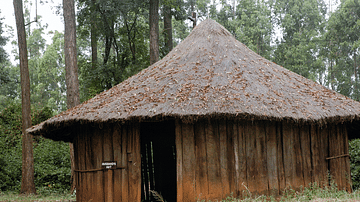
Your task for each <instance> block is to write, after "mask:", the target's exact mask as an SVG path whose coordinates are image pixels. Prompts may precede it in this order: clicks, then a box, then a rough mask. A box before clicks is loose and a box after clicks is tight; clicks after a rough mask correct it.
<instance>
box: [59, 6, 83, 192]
mask: <svg viewBox="0 0 360 202" xmlns="http://www.w3.org/2000/svg"><path fill="white" fill-rule="evenodd" d="M63 11H64V22H65V38H64V41H65V47H64V53H65V83H66V100H67V107H68V109H70V108H72V107H75V106H76V105H78V104H80V95H79V78H78V65H77V49H76V23H75V2H74V0H63ZM69 146H70V160H71V182H72V188H71V190H72V191H73V190H74V189H75V187H76V181H75V171H74V170H75V161H74V160H75V159H74V147H73V144H71V143H70V145H69Z"/></svg>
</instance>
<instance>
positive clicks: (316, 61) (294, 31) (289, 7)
mask: <svg viewBox="0 0 360 202" xmlns="http://www.w3.org/2000/svg"><path fill="white" fill-rule="evenodd" d="M325 14H326V6H325V2H324V1H323V0H304V1H298V0H291V1H288V0H280V1H276V2H275V4H274V15H275V20H276V22H277V25H278V26H279V27H280V28H281V29H282V31H283V33H282V38H281V40H280V41H277V48H276V50H275V51H274V58H273V61H274V62H275V63H278V64H279V65H282V66H284V67H285V68H288V69H290V70H291V71H294V72H296V73H298V74H300V75H302V76H304V77H306V78H309V79H312V80H319V78H320V77H321V75H322V74H323V73H324V64H323V63H322V60H321V57H319V55H318V54H319V50H320V48H321V47H320V45H319V43H318V42H319V40H320V39H321V38H320V37H321V35H322V34H323V32H324V31H323V30H324V22H325Z"/></svg>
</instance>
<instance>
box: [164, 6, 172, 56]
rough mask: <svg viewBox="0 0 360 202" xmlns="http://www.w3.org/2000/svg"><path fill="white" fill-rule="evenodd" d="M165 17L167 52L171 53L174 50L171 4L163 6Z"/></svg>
mask: <svg viewBox="0 0 360 202" xmlns="http://www.w3.org/2000/svg"><path fill="white" fill-rule="evenodd" d="M163 16H164V35H165V52H166V54H167V53H169V52H170V51H171V50H172V48H173V42H172V14H171V4H170V2H167V4H164V5H163Z"/></svg>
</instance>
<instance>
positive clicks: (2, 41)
mask: <svg viewBox="0 0 360 202" xmlns="http://www.w3.org/2000/svg"><path fill="white" fill-rule="evenodd" d="M0 14H1V12H0ZM3 19H4V18H0V64H1V63H3V62H5V60H6V59H7V54H6V52H5V50H4V48H3V46H5V45H6V42H7V40H8V39H7V37H4V36H3V32H4V31H3V28H2V25H3V23H2V22H1V21H2V20H3ZM0 82H1V73H0Z"/></svg>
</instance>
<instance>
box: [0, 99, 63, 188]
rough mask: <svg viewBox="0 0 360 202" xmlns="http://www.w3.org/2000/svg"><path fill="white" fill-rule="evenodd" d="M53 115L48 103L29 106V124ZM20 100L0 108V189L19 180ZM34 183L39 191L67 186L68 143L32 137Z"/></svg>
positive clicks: (20, 158)
mask: <svg viewBox="0 0 360 202" xmlns="http://www.w3.org/2000/svg"><path fill="white" fill-rule="evenodd" d="M52 115H53V112H52V110H51V109H50V108H49V107H43V108H39V107H35V106H33V107H32V113H31V118H32V124H33V125H34V124H38V123H40V122H42V121H44V120H46V119H48V118H50V117H51V116H52ZM21 127H22V124H21V104H19V103H16V102H14V103H9V105H8V107H7V108H5V109H4V110H2V111H1V112H0V150H1V151H2V152H1V154H0V190H1V191H9V190H18V189H19V188H20V184H21V163H22V156H21V155H22V152H21V150H22V145H21V144H22V134H21ZM33 145H34V164H35V185H36V187H37V188H38V189H39V193H41V194H50V193H54V192H65V191H66V190H69V189H70V156H69V147H68V144H66V143H64V142H54V141H51V140H46V139H43V138H40V137H36V138H34V144H33Z"/></svg>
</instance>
